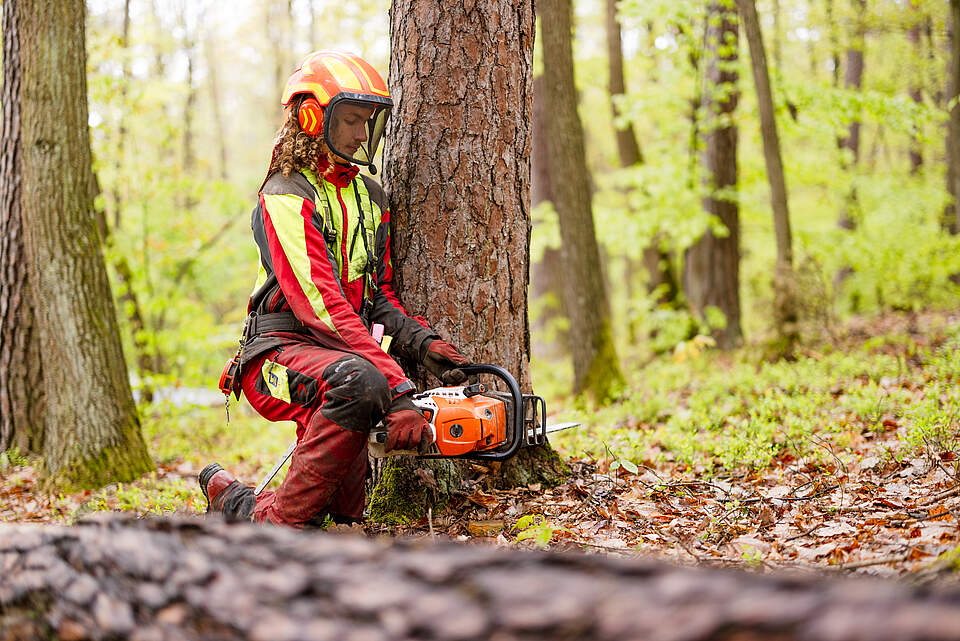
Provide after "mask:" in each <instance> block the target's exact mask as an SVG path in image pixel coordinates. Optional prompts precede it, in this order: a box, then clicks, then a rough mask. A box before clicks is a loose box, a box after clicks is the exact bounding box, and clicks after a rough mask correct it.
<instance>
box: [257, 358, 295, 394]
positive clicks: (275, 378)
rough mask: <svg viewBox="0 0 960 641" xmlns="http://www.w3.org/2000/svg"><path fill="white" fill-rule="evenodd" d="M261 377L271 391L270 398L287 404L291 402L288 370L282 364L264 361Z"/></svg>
mask: <svg viewBox="0 0 960 641" xmlns="http://www.w3.org/2000/svg"><path fill="white" fill-rule="evenodd" d="M260 376H262V377H263V382H264V384H265V385H266V386H267V389H268V390H270V396H272V397H274V398H278V399H280V400H281V401H285V402H287V403H289V402H290V383H289V381H288V380H287V368H286V367H284V366H283V365H281V364H280V363H274V362H273V361H271V360H264V361H263V365H262V366H261V367H260Z"/></svg>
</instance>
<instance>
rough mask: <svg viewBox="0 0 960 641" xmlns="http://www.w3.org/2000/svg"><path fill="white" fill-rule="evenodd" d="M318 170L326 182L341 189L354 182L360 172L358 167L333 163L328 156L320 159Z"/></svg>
mask: <svg viewBox="0 0 960 641" xmlns="http://www.w3.org/2000/svg"><path fill="white" fill-rule="evenodd" d="M317 170H318V173H319V174H320V175H321V176H323V179H324V180H326V181H327V182H328V183H330V184H333V185H336V186H337V187H341V188H343V187H346V186H347V185H349V184H350V183H351V182H353V179H354V178H356V176H357V174H358V173H359V172H360V168H359V167H357V166H356V165H341V164H339V163H333V162H330V159H329V158H327V157H326V156H322V157H321V158H320V162H318V163H317Z"/></svg>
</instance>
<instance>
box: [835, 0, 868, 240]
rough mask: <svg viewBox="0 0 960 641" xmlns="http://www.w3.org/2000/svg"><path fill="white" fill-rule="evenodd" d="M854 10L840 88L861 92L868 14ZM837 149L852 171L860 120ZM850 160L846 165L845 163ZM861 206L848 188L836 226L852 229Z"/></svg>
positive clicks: (862, 3) (861, 6) (862, 2)
mask: <svg viewBox="0 0 960 641" xmlns="http://www.w3.org/2000/svg"><path fill="white" fill-rule="evenodd" d="M853 9H854V15H855V18H854V21H855V22H854V25H855V26H854V32H853V37H852V39H851V42H850V46H849V47H847V66H846V70H845V72H844V76H843V86H844V88H846V89H847V90H851V91H860V87H861V86H862V84H863V67H864V60H863V50H864V44H865V40H866V26H865V25H864V13H865V12H866V10H867V2H866V0H853ZM840 148H841V149H846V150H847V151H849V152H850V154H849V156H847V157H845V159H844V163H843V168H844V170H845V171H849V170H850V169H851V168H855V167H856V166H857V164H858V163H859V161H860V118H859V116H854V118H853V120H852V121H851V122H850V126H849V128H848V129H847V135H846V136H845V137H843V138H841V140H840ZM847 159H849V163H848V162H847ZM859 210H860V205H859V201H858V199H857V188H856V185H853V186H851V187H850V190H849V192H847V197H846V199H845V202H844V204H843V207H842V208H841V210H840V217H839V219H838V220H837V224H838V225H839V226H840V227H841V228H843V229H855V228H856V226H857V222H858V219H859V217H860V211H859Z"/></svg>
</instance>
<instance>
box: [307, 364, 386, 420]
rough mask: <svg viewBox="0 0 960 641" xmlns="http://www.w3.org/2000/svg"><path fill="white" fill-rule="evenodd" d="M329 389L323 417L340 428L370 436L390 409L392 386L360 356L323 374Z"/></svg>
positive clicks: (327, 369)
mask: <svg viewBox="0 0 960 641" xmlns="http://www.w3.org/2000/svg"><path fill="white" fill-rule="evenodd" d="M322 377H323V380H324V382H326V383H327V385H329V389H327V391H326V393H325V394H324V397H323V405H321V406H320V413H321V414H323V416H324V417H325V418H327V419H329V420H331V421H333V422H334V423H336V424H337V425H339V426H340V427H342V428H344V429H348V430H352V431H355V432H369V431H370V429H371V428H372V427H373V426H374V424H375V423H377V422H378V421H379V420H380V419H381V418H383V415H384V413H385V412H386V411H387V408H388V407H390V384H389V383H388V382H387V378H386V377H385V376H384V375H383V374H381V373H380V370H378V369H377V368H376V367H374V366H373V364H372V363H371V362H370V361H368V360H366V359H365V358H361V357H360V356H345V357H343V358H341V359H340V360H338V361H336V362H334V363H331V364H330V365H329V366H328V367H327V368H326V369H325V370H323V374H322Z"/></svg>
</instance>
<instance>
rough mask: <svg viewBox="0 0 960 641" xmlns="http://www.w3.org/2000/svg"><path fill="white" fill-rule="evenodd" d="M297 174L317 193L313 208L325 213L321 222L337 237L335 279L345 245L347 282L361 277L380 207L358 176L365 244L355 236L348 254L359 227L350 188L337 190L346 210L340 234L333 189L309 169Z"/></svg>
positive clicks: (340, 269)
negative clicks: (351, 251) (323, 221)
mask: <svg viewBox="0 0 960 641" xmlns="http://www.w3.org/2000/svg"><path fill="white" fill-rule="evenodd" d="M301 173H303V175H304V176H305V177H306V179H307V180H309V181H310V184H311V185H313V187H314V189H316V190H317V200H318V202H317V207H318V208H319V209H320V210H321V211H324V212H325V213H327V212H329V215H328V216H326V217H325V218H324V220H325V221H326V222H328V223H329V224H330V225H331V227H333V230H334V232H335V233H336V236H337V244H336V250H335V251H334V252H333V254H334V256H335V258H336V261H337V264H336V272H337V276H341V275H342V274H343V252H344V248H343V244H344V242H346V250H345V251H346V252H347V253H348V254H349V256H348V261H349V265H348V267H347V281H348V282H353V281H354V280H356V279H358V278H362V277H363V275H364V271H365V270H366V267H367V252H366V249H365V248H366V247H369V248H370V251H371V252H373V251H374V249H375V248H374V245H373V239H374V238H375V234H376V230H377V227H378V226H379V225H380V219H381V217H382V213H381V211H380V208H379V207H378V206H377V204H376V203H375V202H373V200H372V199H371V198H370V193H369V192H368V191H367V186H366V185H365V184H364V182H363V179H361V178H360V177H359V176H358V177H357V178H356V182H357V191H359V192H360V206H361V207H362V208H363V214H364V219H365V225H364V227H365V229H366V241H367V242H366V244H364V239H363V238H360V237H359V236H358V237H357V242H356V245H354V246H353V254H350V249H351V247H350V246H351V245H353V236H354V233H355V232H356V231H357V225H359V224H360V208H358V207H357V196H356V194H355V193H354V191H353V185H348V186H346V187H342V188H341V189H340V199H342V200H343V205H344V206H345V207H346V209H347V228H346V231H344V229H343V210H342V209H341V207H340V200H338V198H337V186H336V185H334V184H332V183H329V182H327V181H326V180H317V177H316V176H315V175H314V174H313V172H311V171H309V170H303V171H302V172H301ZM327 207H330V209H329V210H327V209H326V208H327ZM361 233H362V232H361Z"/></svg>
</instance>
